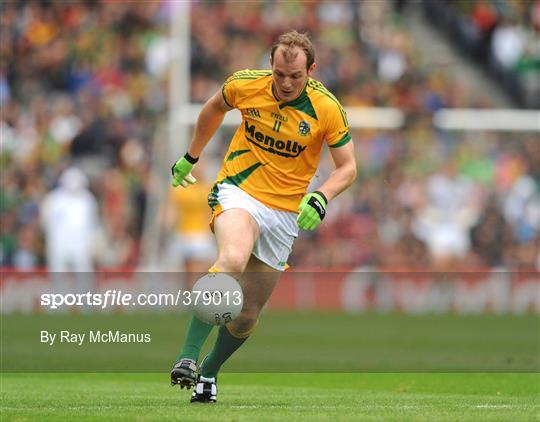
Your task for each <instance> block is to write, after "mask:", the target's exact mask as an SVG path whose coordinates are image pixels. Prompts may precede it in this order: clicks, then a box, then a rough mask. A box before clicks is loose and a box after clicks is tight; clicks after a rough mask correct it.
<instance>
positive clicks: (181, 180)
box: [171, 154, 199, 188]
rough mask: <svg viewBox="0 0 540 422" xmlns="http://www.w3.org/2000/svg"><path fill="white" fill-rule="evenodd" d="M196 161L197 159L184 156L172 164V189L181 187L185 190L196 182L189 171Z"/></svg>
mask: <svg viewBox="0 0 540 422" xmlns="http://www.w3.org/2000/svg"><path fill="white" fill-rule="evenodd" d="M197 161H199V159H198V158H193V157H191V156H190V155H189V154H186V155H184V156H183V157H182V158H180V159H179V160H178V161H177V162H176V163H174V165H173V166H172V168H171V171H172V176H173V180H172V185H173V187H177V186H182V187H183V188H187V187H188V186H189V185H192V184H193V183H195V182H196V181H197V179H195V178H194V177H193V176H192V174H191V169H192V168H193V165H194V164H195V163H196V162H197Z"/></svg>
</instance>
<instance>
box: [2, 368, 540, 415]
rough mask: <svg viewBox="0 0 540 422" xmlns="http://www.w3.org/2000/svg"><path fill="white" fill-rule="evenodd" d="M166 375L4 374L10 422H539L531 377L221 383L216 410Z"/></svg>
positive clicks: (338, 377)
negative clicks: (76, 421)
mask: <svg viewBox="0 0 540 422" xmlns="http://www.w3.org/2000/svg"><path fill="white" fill-rule="evenodd" d="M167 378H168V374H120V373H116V374H4V375H3V377H2V417H1V419H2V420H3V421H4V420H5V421H8V420H18V421H25V420H40V421H43V420H73V419H75V418H77V419H83V420H95V419H100V420H179V421H264V420H275V421H303V422H305V421H327V420H336V421H352V420H363V421H366V420H367V421H369V420H384V421H387V420H395V421H406V420H411V421H434V420H435V421H445V420H446V421H484V420H485V421H529V420H530V421H538V418H539V415H540V403H539V395H538V393H539V377H538V374H413V373H404V374H346V373H343V374H267V373H265V374H233V373H230V374H224V375H223V376H222V379H221V380H220V384H219V389H220V390H219V396H218V403H217V404H215V405H201V404H196V405H192V404H189V403H188V401H189V394H188V393H187V392H186V390H180V389H179V388H177V387H176V388H174V387H171V386H169V385H168V379H167Z"/></svg>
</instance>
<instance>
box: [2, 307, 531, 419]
mask: <svg viewBox="0 0 540 422" xmlns="http://www.w3.org/2000/svg"><path fill="white" fill-rule="evenodd" d="M188 318H189V315H186V314H184V315H178V314H168V313H163V314H145V313H143V314H119V313H111V314H96V315H87V314H67V315H66V314H64V315H46V314H39V315H17V314H14V315H3V316H2V319H1V329H2V342H1V348H0V351H1V363H2V374H1V379H0V381H1V383H0V391H1V404H0V409H1V413H0V420H1V421H2V422H3V421H11V420H16V421H26V420H35V421H42V420H73V419H77V420H79V419H82V420H90V421H92V420H97V419H99V420H141V421H144V420H156V421H161V420H179V421H205V420H207V421H220V422H222V421H261V420H262V421H264V420H275V421H297V420H298V421H302V422H309V421H327V420H336V421H349V420H360V421H369V420H380V421H387V420H395V421H407V420H410V421H484V420H486V421H512V422H518V421H528V420H530V421H539V420H540V374H539V368H540V342H539V338H540V330H539V327H540V320H539V317H538V315H532V314H527V315H522V316H519V315H468V316H459V315H426V316H419V315H402V314H376V313H368V314H358V315H347V314H342V313H315V312H294V313H287V312H284V313H279V312H268V313H266V314H265V315H263V318H261V324H260V326H259V328H258V330H257V331H256V333H255V334H254V335H253V337H252V338H250V339H249V341H248V342H247V343H246V344H245V346H244V347H242V348H241V349H240V350H239V351H238V353H237V354H235V355H234V356H233V358H232V359H231V360H230V361H228V362H227V364H226V365H225V367H224V368H223V369H224V371H223V373H222V374H221V375H220V379H219V394H218V403H217V404H216V405H191V404H189V393H188V392H187V391H186V390H180V389H179V388H178V387H171V386H170V382H169V372H168V371H169V369H170V367H171V365H172V361H173V359H174V356H175V355H176V354H177V352H178V350H179V347H180V343H181V339H182V338H183V335H184V330H185V328H186V326H187V322H188ZM60 329H69V330H73V331H77V332H87V331H88V330H96V329H103V330H109V329H111V330H122V331H137V332H141V331H143V332H150V333H151V334H152V342H151V343H148V344H140V345H137V344H128V345H125V344H124V345H122V344H85V345H84V346H77V345H74V344H62V345H55V346H54V347H51V346H47V345H44V344H41V343H40V340H39V338H40V330H52V331H55V330H56V331H57V330H60ZM213 336H215V333H214V334H213ZM211 343H212V338H211V339H210V340H209V341H208V342H207V345H206V350H208V348H209V346H210V345H211ZM203 353H204V352H203Z"/></svg>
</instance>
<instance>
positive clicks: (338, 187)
mask: <svg viewBox="0 0 540 422" xmlns="http://www.w3.org/2000/svg"><path fill="white" fill-rule="evenodd" d="M330 154H331V155H332V160H334V164H335V166H336V169H335V170H334V171H333V172H332V173H331V174H330V176H329V177H328V179H326V181H325V182H324V183H323V184H322V185H321V186H320V187H319V189H318V191H320V192H322V193H323V194H324V196H326V198H327V199H328V200H329V201H330V200H332V199H333V198H335V197H336V196H338V195H339V194H340V193H341V192H343V191H344V190H345V189H347V188H348V187H349V186H351V185H352V183H353V182H354V180H355V179H356V160H355V158H354V145H353V143H352V142H348V143H347V144H345V145H343V146H342V147H339V148H330Z"/></svg>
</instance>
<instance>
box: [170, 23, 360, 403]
mask: <svg viewBox="0 0 540 422" xmlns="http://www.w3.org/2000/svg"><path fill="white" fill-rule="evenodd" d="M270 65H271V70H242V71H239V72H236V73H234V74H233V75H232V76H231V77H229V79H227V80H226V81H225V83H224V84H223V86H222V88H221V90H220V91H218V92H216V94H215V95H214V96H213V97H211V98H210V99H209V100H208V101H207V102H206V104H205V105H204V107H203V108H202V110H201V113H200V115H199V117H198V119H197V123H196V125H195V131H194V134H193V138H192V141H191V144H190V145H189V147H188V150H187V153H186V154H185V155H184V157H182V158H180V159H179V160H178V161H177V162H176V163H175V164H174V166H173V168H172V173H173V181H172V184H173V186H175V187H176V186H182V187H188V186H189V185H190V184H193V183H195V182H196V180H195V178H194V177H193V176H192V175H191V170H192V168H193V166H194V165H196V163H197V161H198V159H199V156H200V155H201V153H202V151H203V150H204V148H205V146H206V145H207V143H208V142H209V140H210V139H211V137H212V136H213V135H214V133H215V132H216V130H217V129H218V127H219V126H220V124H221V122H222V121H223V118H224V116H225V113H227V112H228V111H230V110H232V109H233V108H237V109H238V110H240V112H241V113H242V124H241V125H240V126H239V127H238V129H237V130H236V132H235V134H234V136H233V138H232V140H231V143H230V146H229V149H228V151H227V154H226V156H225V157H224V160H223V165H222V167H221V170H220V171H219V173H218V176H217V179H216V182H215V184H214V186H213V188H212V190H211V192H210V195H209V197H208V198H209V205H210V207H211V208H212V211H213V213H212V220H211V222H210V225H211V227H212V229H213V232H214V235H215V238H216V242H217V248H218V255H217V260H216V262H215V263H214V265H213V266H212V267H211V268H210V270H209V271H210V272H227V273H231V274H232V275H235V276H236V277H238V282H239V284H240V285H241V286H242V289H243V294H244V304H243V308H242V312H241V314H240V316H239V317H238V318H236V319H235V320H233V321H232V322H229V323H228V324H227V325H225V326H222V327H220V329H219V333H218V337H217V340H216V343H215V345H214V347H213V349H212V350H211V352H210V354H208V356H206V357H205V358H204V359H203V361H202V362H201V364H200V366H199V367H197V362H198V360H199V354H200V350H201V347H202V345H203V343H204V342H205V340H206V339H207V338H208V335H209V334H210V331H211V329H212V326H211V325H208V324H206V323H203V322H201V321H200V320H198V319H197V318H195V317H193V318H192V320H191V323H190V326H189V329H188V332H187V335H186V338H185V342H184V345H183V348H182V350H181V352H180V355H179V356H178V359H177V361H176V364H175V365H174V367H173V369H172V372H171V382H172V384H173V385H175V384H179V385H180V387H181V388H183V387H187V388H191V387H193V386H195V389H194V392H193V393H192V396H191V402H203V403H214V402H215V401H216V398H217V385H216V380H217V375H218V372H219V369H220V368H221V366H222V365H223V363H224V362H225V361H226V360H227V359H228V358H229V357H230V356H231V355H232V354H233V353H234V352H235V351H236V350H237V349H238V348H239V347H240V346H241V345H242V344H243V343H244V342H245V341H246V339H247V338H248V337H249V336H250V334H251V333H252V332H253V331H254V330H255V328H256V326H257V322H258V318H259V313H260V312H261V309H262V308H263V306H264V304H265V303H266V301H267V300H268V299H269V297H270V295H271V294H272V291H273V290H274V287H275V286H276V283H277V281H278V279H279V276H280V274H281V272H282V271H283V270H284V269H285V268H286V265H287V258H288V256H289V254H290V253H291V250H292V245H293V242H294V240H295V238H296V237H297V236H298V230H299V228H300V229H302V230H314V229H316V228H317V227H318V226H319V224H320V223H321V221H322V220H323V218H324V216H325V213H326V207H327V205H328V202H329V201H331V200H332V199H333V198H334V197H336V196H337V195H338V194H339V193H341V192H342V191H343V190H345V189H346V188H347V187H349V186H350V185H351V184H352V182H353V181H354V179H355V177H356V163H355V158H354V147H353V144H352V142H351V136H350V134H349V125H348V122H347V117H346V115H345V112H344V111H343V108H342V107H341V105H340V104H339V102H338V101H337V100H336V98H335V97H334V96H333V95H332V94H331V93H330V92H329V91H328V90H327V89H326V88H325V87H324V86H323V85H322V84H321V83H320V82H318V81H315V80H313V79H311V77H310V76H311V74H312V73H313V71H314V70H315V68H316V63H315V54H314V50H313V45H312V43H311V41H310V39H309V38H308V36H307V35H306V34H300V33H298V32H296V31H290V32H287V33H284V34H282V35H281V36H279V38H278V39H277V41H276V42H275V44H274V45H273V46H272V50H271V57H270ZM324 142H326V144H327V145H328V147H329V149H330V153H331V156H332V159H333V161H334V163H335V167H336V168H335V170H334V171H333V172H332V173H331V174H330V176H329V177H328V179H327V180H326V181H324V183H322V184H321V185H320V186H319V187H318V189H317V190H316V191H314V192H308V193H307V192H306V191H307V188H308V185H309V183H310V180H311V178H312V177H313V175H314V174H315V171H316V169H317V165H318V162H319V158H320V154H321V148H322V146H323V143H324ZM238 274H241V277H239V276H238ZM250 275H252V277H250Z"/></svg>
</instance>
